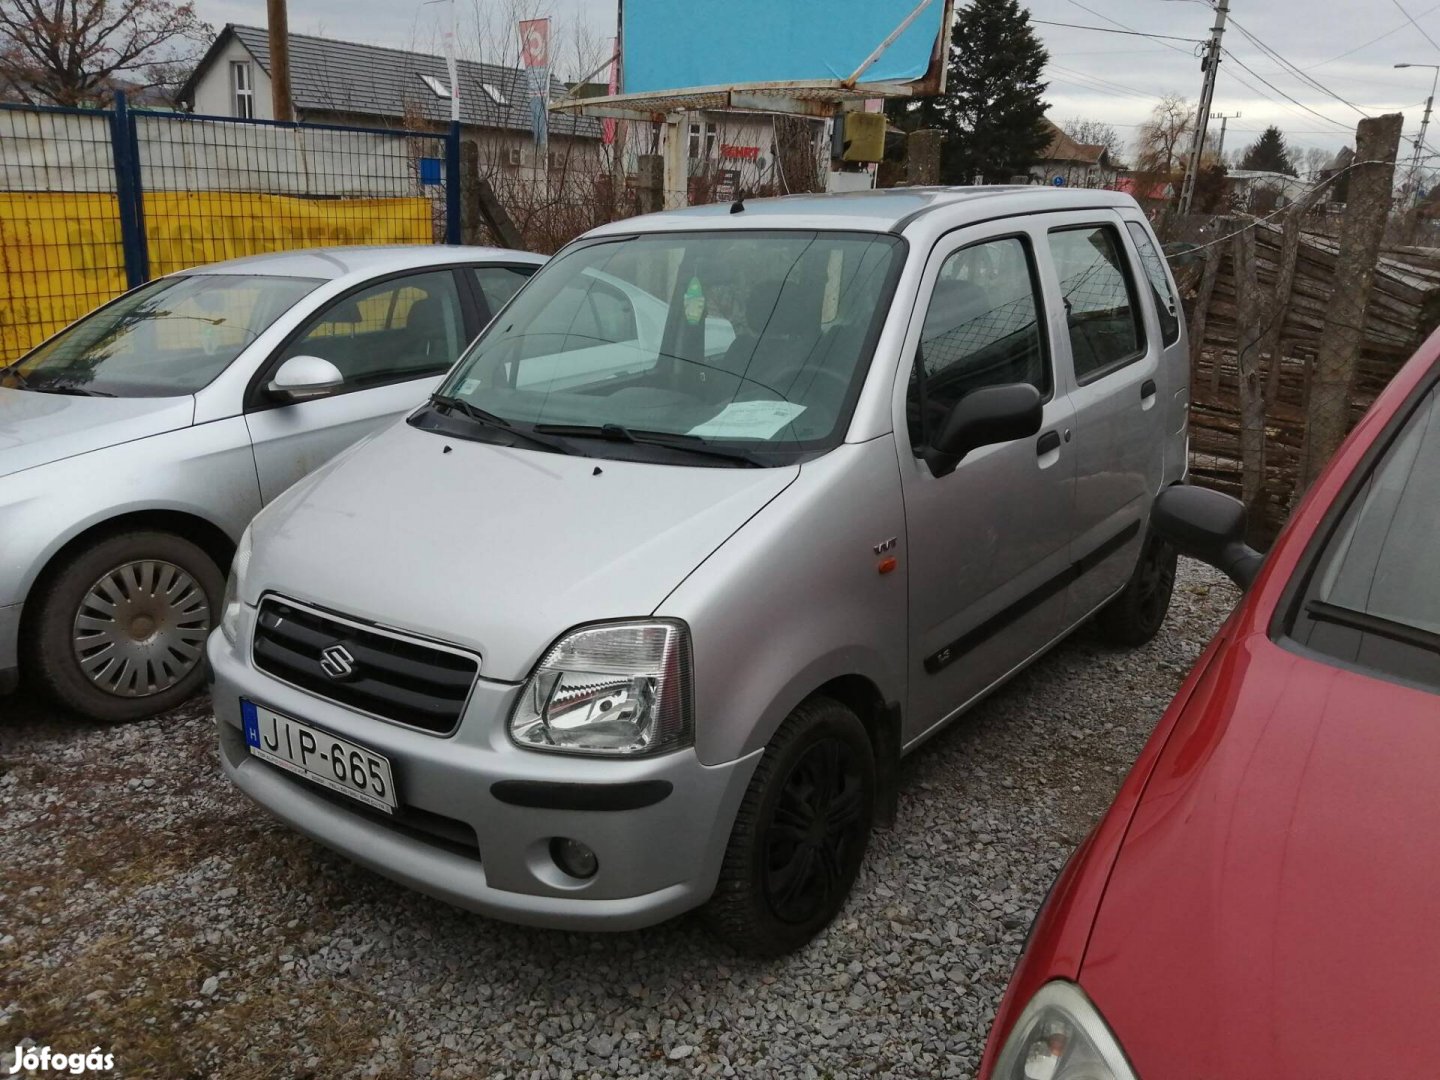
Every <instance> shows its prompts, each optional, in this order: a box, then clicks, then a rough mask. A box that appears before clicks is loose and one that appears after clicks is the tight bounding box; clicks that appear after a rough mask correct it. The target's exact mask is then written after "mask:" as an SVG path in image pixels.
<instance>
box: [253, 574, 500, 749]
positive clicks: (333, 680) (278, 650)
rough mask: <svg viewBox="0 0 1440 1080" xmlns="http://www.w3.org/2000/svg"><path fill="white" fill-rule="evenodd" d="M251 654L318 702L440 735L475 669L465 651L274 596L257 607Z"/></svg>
mask: <svg viewBox="0 0 1440 1080" xmlns="http://www.w3.org/2000/svg"><path fill="white" fill-rule="evenodd" d="M337 646H338V647H339V648H340V649H342V650H343V654H340V656H339V660H338V662H336V661H335V660H331V661H330V662H329V663H326V656H325V654H326V653H327V652H328V653H330V654H331V656H332V657H334V656H335V655H336V654H335V652H334V650H335V649H336V647H337ZM251 652H252V656H253V658H254V661H255V666H256V667H257V668H259V669H260V670H261V671H264V672H267V673H268V674H270V675H274V676H275V677H276V678H277V679H283V680H284V681H285V682H288V683H290V684H291V685H293V686H298V687H299V688H300V689H302V690H306V691H309V692H310V693H312V694H315V695H316V696H317V697H323V698H328V699H329V700H331V701H336V702H339V703H340V704H342V705H348V706H350V707H351V708H355V709H360V710H362V711H363V712H367V713H371V714H372V715H375V716H378V717H381V718H382V719H385V720H393V721H395V722H396V723H398V724H407V725H409V726H410V727H416V728H420V729H421V730H422V731H429V732H432V733H434V734H440V735H443V734H447V733H449V732H451V731H453V730H455V726H456V725H457V724H458V723H459V722H460V713H461V711H462V710H463V709H464V708H465V701H466V699H467V698H468V697H469V696H470V688H471V687H472V686H473V685H474V684H475V678H476V676H477V675H478V674H479V671H480V664H479V661H478V660H477V659H476V658H475V657H474V656H471V655H468V654H466V653H462V652H457V651H455V650H452V649H447V648H443V647H441V646H438V645H432V644H430V643H429V642H426V641H421V640H417V639H415V638H410V637H404V636H401V635H398V634H393V633H390V632H389V631H384V630H377V629H375V628H373V627H367V626H364V625H362V624H360V623H355V622H351V621H349V620H348V619H341V618H338V617H336V616H333V615H327V614H325V613H324V612H321V611H316V610H315V609H313V608H308V607H302V606H300V605H298V604H293V603H289V602H287V601H284V600H278V599H276V598H274V597H266V598H265V599H264V600H262V601H261V602H260V619H259V622H258V623H257V624H256V626H255V642H254V645H253V647H252V650H251ZM347 668H348V670H346V669H347Z"/></svg>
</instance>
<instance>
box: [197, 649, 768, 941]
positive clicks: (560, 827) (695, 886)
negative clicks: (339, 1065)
mask: <svg viewBox="0 0 1440 1080" xmlns="http://www.w3.org/2000/svg"><path fill="white" fill-rule="evenodd" d="M249 629H250V627H249V626H246V627H245V628H244V630H243V631H242V645H243V644H244V642H245V641H246V639H248V632H249ZM207 651H208V654H209V661H210V665H211V668H212V670H213V672H214V677H215V682H214V685H213V687H212V690H211V693H212V697H213V700H214V705H215V716H216V720H217V724H218V728H219V740H220V763H221V767H222V769H223V770H224V772H225V775H226V776H227V777H229V778H230V780H231V781H232V782H233V783H234V784H235V785H236V787H238V788H240V790H241V791H243V792H244V793H245V794H246V795H248V796H249V797H250V798H251V799H253V800H254V801H255V802H257V803H259V804H260V805H261V806H262V807H264V808H265V809H266V810H268V811H269V812H270V813H272V814H274V815H275V816H276V817H278V818H280V819H281V820H282V821H284V822H286V823H287V824H289V825H291V826H293V827H294V828H296V829H298V830H299V831H301V832H303V833H305V834H306V835H307V836H310V837H311V838H313V839H315V840H317V841H319V842H320V843H322V844H325V845H326V846H327V847H331V848H334V849H335V850H336V851H339V852H340V853H341V854H343V855H346V856H347V857H349V858H351V859H353V860H354V861H355V862H358V863H360V864H361V865H363V866H366V867H369V868H370V869H371V870H375V871H377V872H378V873H381V874H384V875H385V876H386V877H389V878H392V879H394V880H395V881H398V882H400V883H401V884H403V885H406V886H408V887H410V888H414V889H417V890H419V891H421V892H424V893H428V894H429V895H431V896H435V897H438V898H439V899H441V900H445V901H446V902H448V903H451V904H455V905H456V906H458V907H462V908H467V909H469V910H471V911H477V912H480V913H482V914H485V915H491V916H494V917H496V918H500V919H505V920H508V921H510V922H519V923H527V924H530V925H534V926H549V927H556V928H561V929H570V930H631V929H636V928H639V927H643V926H649V925H652V924H654V923H657V922H661V921H663V920H665V919H668V918H670V917H671V916H674V915H678V914H679V913H681V912H683V911H686V910H688V909H690V908H693V907H696V906H698V905H699V904H701V903H703V902H704V901H705V900H706V899H708V898H709V896H710V894H711V893H712V892H713V891H714V888H715V882H716V880H717V879H718V877H719V873H720V863H721V860H722V859H723V857H724V852H725V847H726V844H727V842H728V840H729V837H730V830H731V826H732V825H733V823H734V820H735V813H736V810H737V808H738V807H739V804H740V800H741V798H742V797H743V796H744V793H745V789H746V787H747V786H748V785H749V783H750V777H751V774H752V773H753V772H754V770H755V766H756V765H757V764H758V763H759V760H760V754H761V753H762V752H763V751H757V752H756V753H754V754H751V755H749V756H747V757H745V758H741V759H738V760H736V761H731V762H727V763H725V764H723V765H717V766H707V765H703V764H701V762H700V760H699V759H698V758H697V757H696V755H695V753H694V751H693V750H682V751H677V752H674V753H670V754H664V755H661V756H658V757H655V758H645V759H635V760H628V761H617V760H605V759H591V758H581V757H575V756H565V755H559V754H546V753H541V752H536V751H533V750H522V749H520V748H519V747H517V746H515V745H514V744H513V743H512V742H511V741H510V739H509V736H508V735H507V734H506V732H505V724H506V721H507V719H508V717H509V715H510V708H511V705H512V704H513V703H514V698H515V695H516V694H518V693H519V692H520V687H519V686H517V685H514V684H509V683H495V682H486V681H484V680H481V681H480V682H479V683H478V684H477V685H476V688H475V691H474V693H473V694H472V696H471V700H470V703H469V705H468V707H467V708H466V711H465V715H464V717H463V718H462V720H461V723H460V727H459V729H458V730H457V731H456V732H455V734H454V735H452V736H450V737H448V738H444V737H438V736H435V735H430V734H427V733H424V732H420V731H416V730H413V729H411V728H406V727H401V726H399V725H395V724H391V723H387V722H385V721H383V720H378V719H375V718H373V717H370V716H366V715H363V714H359V713H355V712H352V711H350V710H348V709H346V708H344V707H343V706H340V705H338V704H335V703H333V702H330V701H326V700H324V699H321V698H318V697H315V696H313V695H311V694H309V693H306V692H304V691H302V690H299V689H297V688H295V687H291V686H289V685H287V684H285V683H283V682H280V681H278V680H276V679H274V678H272V677H270V676H269V675H267V674H265V673H264V672H261V671H258V670H256V669H255V668H254V667H253V666H252V665H251V664H250V663H249V659H248V656H246V655H245V654H244V653H242V652H240V651H239V650H237V649H234V648H232V647H231V645H230V643H229V642H228V641H226V640H225V638H224V636H223V635H222V634H221V633H219V632H218V631H217V632H216V633H214V634H212V635H211V637H210V640H209V645H208V649H207ZM242 697H244V698H248V699H249V700H252V701H254V702H256V703H257V704H260V705H263V706H265V707H267V708H270V709H273V710H275V711H276V712H279V713H282V714H284V715H287V716H291V717H294V718H295V719H297V720H301V721H303V722H306V723H309V724H313V725H315V726H316V727H320V728H324V729H329V730H331V731H333V732H334V733H335V734H337V735H340V736H342V737H344V738H347V739H351V740H353V741H355V742H357V743H360V744H362V745H364V746H368V747H370V748H372V749H374V750H376V751H378V752H379V753H382V754H385V755H386V756H387V757H388V758H389V759H390V762H391V767H392V769H393V771H394V777H395V787H396V791H397V792H398V793H399V797H400V799H401V803H402V806H401V810H402V812H401V814H400V815H399V816H398V817H397V818H395V819H391V818H388V817H386V816H385V815H383V814H381V813H379V812H372V811H369V810H367V809H366V808H365V807H363V806H361V805H360V804H359V803H354V804H353V805H351V803H350V800H347V799H345V798H344V797H343V796H333V795H331V794H329V793H328V792H326V791H325V789H323V788H321V787H319V786H317V785H312V784H310V783H307V782H306V781H305V780H303V779H301V778H299V777H295V776H292V775H290V774H289V773H286V772H285V771H283V770H281V769H278V768H275V767H273V766H271V765H270V764H268V763H266V762H264V761H261V760H260V759H258V758H255V757H253V756H251V755H250V753H249V750H248V747H247V746H246V745H245V739H244V735H243V733H242V729H241V719H240V699H241V698H242ZM516 781H519V782H521V783H520V784H518V785H517V784H516V783H515V782H516ZM496 784H500V785H502V786H501V788H500V793H501V795H502V796H504V798H499V797H497V796H496V793H495V791H494V790H493V788H494V786H495V785H496ZM549 785H565V788H564V789H563V790H564V791H565V792H567V793H568V796H569V797H568V798H567V799H566V800H565V801H566V803H567V805H568V806H570V807H571V808H569V809H554V808H549V807H544V806H536V805H533V803H535V802H536V801H537V799H536V797H535V796H536V793H537V792H538V793H541V797H542V801H543V794H544V792H546V791H561V790H562V789H561V788H559V787H554V788H551V787H549ZM614 785H624V787H623V788H618V789H617V788H615V787H614ZM667 785H668V794H663V795H662V796H661V797H660V798H659V799H658V801H655V799H654V795H655V794H656V793H661V792H665V791H666V790H667ZM517 790H518V791H519V792H520V793H521V795H520V797H518V798H517V796H516V791H517ZM587 791H588V792H590V793H591V794H592V795H595V794H597V793H598V795H599V798H598V800H597V799H595V798H586V797H583V796H582V797H579V798H576V797H575V793H577V792H587ZM617 791H618V792H623V793H625V794H626V795H627V796H633V795H634V793H635V792H647V793H649V794H648V795H647V796H646V797H644V798H633V797H626V798H621V799H607V798H605V797H604V796H605V793H606V792H617ZM597 802H598V803H599V804H605V805H608V804H609V803H611V802H618V803H620V804H622V805H623V806H624V808H620V809H591V808H589V807H591V806H594V805H596V804H597ZM521 803H525V804H528V805H520V804H521ZM635 803H645V805H633V804H635ZM582 807H583V808H582ZM417 826H418V827H417ZM472 832H473V837H474V840H473V843H472V842H470V835H471V833H472ZM442 834H443V835H442ZM554 837H569V838H571V839H575V840H579V841H581V842H582V843H584V844H587V845H588V846H589V847H590V848H591V849H592V850H593V851H594V852H595V854H596V856H597V858H598V860H599V869H598V870H597V872H596V873H595V875H594V876H593V877H591V878H589V879H588V880H584V881H579V880H576V879H574V878H569V877H567V876H566V875H564V874H563V873H561V872H560V870H559V868H558V867H556V866H555V864H554V862H553V861H552V860H551V858H550V854H549V852H550V840H551V839H552V838H554Z"/></svg>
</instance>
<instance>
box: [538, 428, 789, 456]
mask: <svg viewBox="0 0 1440 1080" xmlns="http://www.w3.org/2000/svg"><path fill="white" fill-rule="evenodd" d="M535 430H536V431H539V432H543V433H544V434H547V435H564V436H567V437H569V438H572V439H605V440H606V441H608V442H626V443H635V444H636V445H638V446H663V447H664V448H665V449H667V450H679V451H681V452H683V453H687V454H697V455H701V456H704V457H712V458H719V459H721V460H722V461H731V462H734V463H735V464H736V465H746V466H750V467H757V466H759V465H760V464H761V463H760V461H758V460H757V459H756V458H755V456H754V455H753V454H751V453H749V452H747V451H745V450H731V449H727V448H725V447H721V446H715V445H714V444H712V443H710V442H707V441H706V440H704V439H702V438H701V437H700V436H699V435H684V434H680V433H678V432H671V431H635V430H633V429H632V428H627V427H624V426H622V425H620V424H536V425H535Z"/></svg>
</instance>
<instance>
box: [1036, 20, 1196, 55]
mask: <svg viewBox="0 0 1440 1080" xmlns="http://www.w3.org/2000/svg"><path fill="white" fill-rule="evenodd" d="M1030 22H1031V24H1033V25H1035V26H1063V27H1065V28H1066V29H1069V30H1094V31H1096V32H1097V33H1100V34H1128V35H1130V36H1131V37H1143V38H1155V39H1156V40H1162V41H1188V42H1191V43H1192V44H1195V45H1203V44H1204V42H1203V41H1201V39H1200V38H1188V37H1176V36H1175V35H1174V34H1147V33H1145V32H1144V31H1143V30H1114V29H1111V28H1110V27H1108V26H1084V25H1082V24H1080V23H1068V22H1054V21H1053V20H1051V19H1031V20H1030ZM1170 48H1172V49H1173V48H1174V46H1173V45H1172V46H1170ZM1178 51H1179V52H1182V53H1183V52H1185V50H1184V49H1180V50H1178ZM1187 55H1189V54H1187Z"/></svg>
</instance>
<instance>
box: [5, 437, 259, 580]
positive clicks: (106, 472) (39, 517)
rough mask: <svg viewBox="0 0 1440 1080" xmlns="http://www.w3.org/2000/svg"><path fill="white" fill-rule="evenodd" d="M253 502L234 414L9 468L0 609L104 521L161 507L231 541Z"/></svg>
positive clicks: (253, 485) (254, 486) (249, 467)
mask: <svg viewBox="0 0 1440 1080" xmlns="http://www.w3.org/2000/svg"><path fill="white" fill-rule="evenodd" d="M259 508H260V485H259V482H258V481H257V480H256V478H255V460H254V456H253V455H252V453H251V450H250V439H249V435H248V433H247V432H246V429H245V421H244V419H243V418H242V417H234V418H233V419H230V420H221V421H217V422H215V423H213V424H201V425H198V426H195V427H189V428H183V429H181V430H179V431H171V432H166V433H164V434H162V435H155V436H152V437H150V438H148V439H139V440H136V441H134V442H128V443H122V444H120V445H118V446H111V447H107V448H105V449H104V450H97V451H95V452H93V453H89V454H85V455H82V456H79V457H73V458H67V459H65V460H62V461H56V462H52V463H51V464H49V465H41V466H38V467H37V468H34V469H28V470H26V471H25V472H23V473H17V474H15V475H13V476H10V477H7V478H6V480H5V483H4V484H3V485H0V606H4V605H7V604H19V603H22V602H23V601H24V600H25V598H26V597H27V596H28V595H29V592H30V589H31V588H32V587H33V585H34V584H35V579H36V578H37V577H38V576H39V575H40V572H41V571H42V570H43V569H44V568H45V566H46V565H47V564H48V563H49V562H50V560H51V559H53V558H54V557H55V555H56V554H57V553H58V552H59V551H60V550H61V549H62V548H64V547H65V545H66V544H68V543H70V542H71V541H72V540H74V539H75V538H76V537H77V536H80V535H81V534H82V533H84V532H86V531H87V530H89V529H92V528H94V527H95V526H97V525H102V524H104V523H105V522H106V521H109V520H112V519H114V518H118V517H121V516H124V515H126V514H133V513H138V512H143V511H155V510H165V511H172V512H176V513H183V514H188V515H190V516H192V517H197V518H201V519H203V520H205V521H208V522H209V523H210V524H212V525H214V526H215V527H217V528H219V529H220V530H221V531H223V532H224V533H225V534H226V535H227V536H229V537H230V539H231V540H239V538H240V534H241V533H242V532H244V530H245V526H246V525H247V524H248V523H249V521H250V518H251V517H253V516H254V514H255V512H256V511H257V510H258V509H259ZM222 569H223V568H222Z"/></svg>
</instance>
